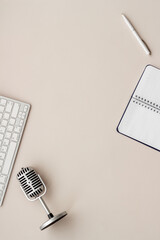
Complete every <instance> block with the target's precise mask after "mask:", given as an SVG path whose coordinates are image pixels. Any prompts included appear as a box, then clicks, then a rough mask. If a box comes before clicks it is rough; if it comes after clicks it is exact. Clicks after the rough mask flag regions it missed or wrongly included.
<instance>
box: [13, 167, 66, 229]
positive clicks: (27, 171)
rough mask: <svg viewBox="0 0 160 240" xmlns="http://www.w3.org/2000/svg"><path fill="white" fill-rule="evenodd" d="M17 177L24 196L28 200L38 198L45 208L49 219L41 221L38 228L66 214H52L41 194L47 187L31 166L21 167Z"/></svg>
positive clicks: (47, 225) (43, 227) (42, 227)
mask: <svg viewBox="0 0 160 240" xmlns="http://www.w3.org/2000/svg"><path fill="white" fill-rule="evenodd" d="M17 179H18V181H19V183H20V187H21V189H22V191H23V193H24V194H25V196H26V198H27V199H28V200H29V201H35V200H37V199H39V201H40V202H41V204H42V206H43V208H44V209H45V211H46V213H47V216H48V218H49V220H47V221H46V222H45V223H43V224H42V225H41V226H40V229H41V230H43V229H45V228H47V227H49V226H51V225H52V224H54V223H56V222H57V221H59V220H60V219H62V218H63V217H65V216H66V215H67V212H66V211H64V212H62V213H60V214H58V215H55V216H54V215H53V214H52V213H51V211H50V210H49V208H48V206H47V205H46V203H45V201H44V200H43V198H42V196H43V195H44V194H45V193H46V191H47V188H46V185H45V184H44V182H43V180H42V179H41V177H40V176H39V175H38V174H37V173H36V171H35V170H34V169H33V168H31V167H26V168H22V169H21V171H20V172H19V173H18V174H17Z"/></svg>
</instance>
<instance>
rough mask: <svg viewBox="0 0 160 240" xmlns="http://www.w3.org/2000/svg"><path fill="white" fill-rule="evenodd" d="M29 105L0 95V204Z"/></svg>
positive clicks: (0, 203)
mask: <svg viewBox="0 0 160 240" xmlns="http://www.w3.org/2000/svg"><path fill="white" fill-rule="evenodd" d="M29 109H30V105H29V104H27V103H24V102H20V101H17V100H13V99H10V98H6V97H1V96H0V206H1V205H2V202H3V199H4V195H5V192H6V189H7V185H8V181H9V178H10V175H11V171H12V168H13V164H14V161H15V158H16V154H17V151H18V147H19V144H20V141H21V138H22V134H23V131H24V127H25V123H26V120H27V117H28V114H29Z"/></svg>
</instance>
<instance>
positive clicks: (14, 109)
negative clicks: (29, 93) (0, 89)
mask: <svg viewBox="0 0 160 240" xmlns="http://www.w3.org/2000/svg"><path fill="white" fill-rule="evenodd" d="M18 110H19V104H18V103H15V104H14V107H13V110H12V115H11V117H14V118H16V117H17V114H18Z"/></svg>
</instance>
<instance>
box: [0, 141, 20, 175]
mask: <svg viewBox="0 0 160 240" xmlns="http://www.w3.org/2000/svg"><path fill="white" fill-rule="evenodd" d="M16 145H17V144H16V143H15V142H11V143H10V146H9V149H8V153H7V156H6V159H5V161H4V166H3V170H2V174H8V172H9V169H10V166H11V163H12V159H13V155H14V151H15V149H16Z"/></svg>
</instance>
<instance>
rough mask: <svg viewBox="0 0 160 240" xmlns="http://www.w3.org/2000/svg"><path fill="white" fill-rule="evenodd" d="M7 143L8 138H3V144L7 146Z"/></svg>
mask: <svg viewBox="0 0 160 240" xmlns="http://www.w3.org/2000/svg"><path fill="white" fill-rule="evenodd" d="M8 144H9V140H8V139H6V138H5V139H4V141H3V145H4V146H7V145H8Z"/></svg>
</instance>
